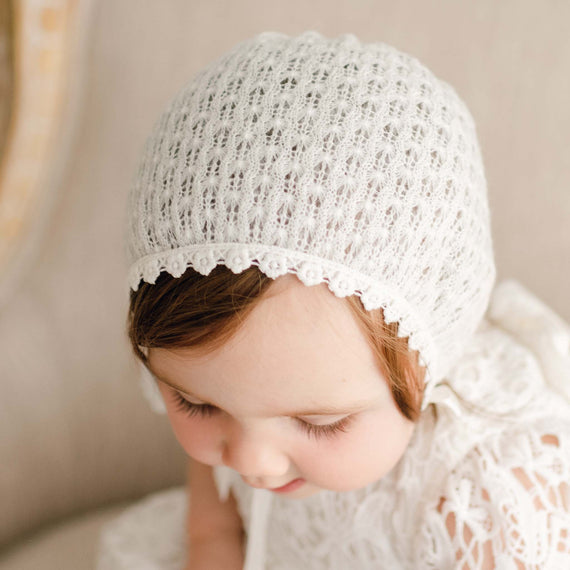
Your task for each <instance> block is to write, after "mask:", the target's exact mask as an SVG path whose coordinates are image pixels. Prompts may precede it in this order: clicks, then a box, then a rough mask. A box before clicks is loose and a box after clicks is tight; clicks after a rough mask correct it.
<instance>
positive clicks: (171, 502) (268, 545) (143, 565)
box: [97, 281, 570, 570]
mask: <svg viewBox="0 0 570 570" xmlns="http://www.w3.org/2000/svg"><path fill="white" fill-rule="evenodd" d="M447 380H448V383H449V385H451V386H452V387H453V389H454V390H455V391H456V392H457V393H458V394H460V395H461V396H463V398H464V399H465V400H467V401H468V402H471V403H474V404H475V405H476V406H480V407H481V408H483V409H484V413H480V412H478V411H475V410H471V409H470V408H469V407H468V406H465V405H464V404H463V403H462V401H461V399H459V398H457V397H456V396H455V395H454V393H453V391H452V390H450V389H449V388H448V387H446V386H445V385H442V386H439V387H438V388H437V389H436V390H435V391H434V392H433V395H432V397H431V399H432V400H433V402H434V404H435V405H434V406H430V407H429V408H428V409H427V410H426V411H425V412H424V413H423V414H422V416H421V419H420V421H419V422H418V424H417V426H416V429H415V431H414V435H413V437H412V440H411V443H410V445H409V447H408V449H407V450H406V453H405V454H404V456H403V457H402V458H401V460H400V461H399V463H398V464H397V465H396V467H395V468H394V469H393V470H392V471H391V472H390V473H389V474H388V475H387V476H386V477H384V478H383V479H381V480H380V481H377V482H375V483H373V484H371V485H369V486H368V487H366V488H364V489H360V490H358V491H352V492H347V493H336V492H329V491H323V492H321V493H319V494H317V495H314V496H312V497H309V498H307V499H303V500H291V499H287V498H285V497H281V496H275V495H273V494H271V493H269V492H267V491H263V490H254V489H251V488H249V487H248V486H247V485H245V484H244V483H243V482H242V480H241V478H240V477H239V476H237V474H235V473H233V472H232V471H231V470H228V469H225V468H222V469H217V470H216V482H217V484H218V489H219V492H220V494H221V496H224V495H225V494H226V493H227V492H228V491H229V490H230V489H231V491H232V492H233V493H234V495H235V496H236V499H237V501H238V506H239V509H240V512H241V515H242V518H243V521H244V526H245V528H246V530H247V532H248V544H247V557H246V565H245V567H246V569H247V570H262V569H265V570H298V569H300V568H307V569H310V570H347V569H351V570H365V569H371V570H372V569H374V570H382V569H386V570H388V569H389V570H394V569H414V570H417V569H428V568H433V569H437V570H446V569H458V570H475V569H480V568H485V567H487V568H499V569H502V570H510V569H513V570H530V569H549V570H565V569H570V328H569V327H568V325H567V324H566V323H565V322H564V321H563V320H562V319H560V318H559V317H558V316H557V315H556V314H555V313H554V312H553V311H552V310H551V309H549V308H548V307H547V306H546V305H545V304H543V303H542V302H541V301H540V300H538V299H537V298H536V297H534V296H533V295H532V294H531V293H530V292H529V291H528V290H526V289H525V288H523V287H522V286H521V285H520V284H519V283H518V282H516V281H503V282H502V283H501V284H499V285H498V286H497V287H496V288H495V290H494V292H493V297H492V299H491V303H490V306H489V309H488V311H487V314H486V317H485V319H484V320H483V322H482V323H481V325H480V327H479V329H478V330H477V332H476V334H475V336H474V338H473V341H472V343H471V344H470V347H469V349H468V351H466V353H465V354H464V355H463V357H462V358H461V360H460V362H458V363H457V365H456V366H455V367H454V368H453V370H452V371H451V373H450V374H449V375H448V377H447ZM153 405H154V406H155V407H156V406H157V405H158V402H157V401H156V400H153ZM155 409H158V408H155ZM185 510H186V496H185V489H184V488H183V487H176V488H173V489H169V490H166V491H162V492H159V493H155V494H153V495H151V496H149V497H147V498H145V499H144V500H142V501H140V502H138V503H136V504H135V505H134V506H132V507H130V508H128V509H126V510H125V511H124V512H123V513H122V514H121V515H120V516H119V517H118V518H117V519H115V520H113V521H111V522H110V523H108V524H107V525H106V527H104V529H103V532H102V534H101V542H100V549H99V560H98V566H97V569H98V570H126V569H129V570H134V569H136V570H159V569H160V570H180V569H181V568H183V566H184V561H185V556H186V552H185V535H184V517H185ZM485 564H486V566H485Z"/></svg>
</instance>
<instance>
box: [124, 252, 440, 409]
mask: <svg viewBox="0 0 570 570" xmlns="http://www.w3.org/2000/svg"><path fill="white" fill-rule="evenodd" d="M218 265H225V266H226V267H228V268H229V269H230V270H231V271H233V272H234V273H236V274H237V273H241V272H242V271H244V270H246V269H248V268H249V267H251V266H252V265H256V266H258V267H259V269H260V270H261V271H262V272H263V273H264V274H265V275H267V276H268V277H270V278H272V279H276V278H277V277H280V276H281V275H285V274H286V273H293V274H295V275H297V277H298V278H299V279H300V280H301V281H302V282H303V283H304V284H305V285H307V286H309V287H311V286H313V285H318V284H319V283H326V284H327V286H328V288H329V290H330V291H331V292H332V293H333V294H334V295H335V296H337V297H346V296H347V295H354V294H355V295H358V296H359V297H360V299H361V300H362V304H363V305H364V307H365V308H366V310H368V311H371V310H373V309H378V308H382V310H383V312H384V319H385V321H386V323H398V337H400V338H407V339H408V346H409V347H410V349H411V350H414V351H417V352H418V353H419V363H420V365H421V366H424V367H425V368H426V377H425V381H426V382H425V383H426V388H425V393H424V399H423V405H422V409H425V407H427V404H428V401H429V394H430V393H431V389H432V387H433V386H432V385H433V382H432V379H433V378H434V377H436V376H435V370H434V369H435V365H436V362H435V351H434V349H433V342H432V341H431V339H430V338H429V336H428V334H427V332H426V331H427V328H426V327H425V326H423V323H422V321H421V319H420V318H419V316H418V315H417V313H416V312H415V311H414V310H413V309H412V308H411V306H410V305H409V303H408V302H407V301H406V300H405V299H404V298H403V297H401V295H398V294H397V293H396V292H395V291H394V290H393V288H392V287H391V286H389V285H387V284H385V283H381V282H378V281H375V280H373V279H372V278H371V277H368V276H367V275H364V274H362V273H359V272H357V271H354V270H352V269H350V268H348V267H346V266H345V265H342V264H340V263H337V262H334V261H330V260H327V259H322V258H320V257H316V256H313V255H310V254H306V253H303V252H294V251H291V250H289V249H284V248H281V247H278V246H268V245H262V246H260V245H256V244H241V243H225V244H197V245H192V246H186V247H181V248H177V249H173V250H169V251H166V252H158V253H153V254H149V255H146V256H144V257H142V258H140V259H139V260H137V261H136V262H135V263H133V264H132V265H131V267H130V269H129V273H128V283H129V287H130V289H132V290H133V291H137V290H138V287H139V284H140V281H141V280H142V281H145V282H146V283H150V284H153V283H155V282H156V279H157V278H158V276H159V275H160V274H161V273H162V272H167V273H169V274H170V275H172V276H173V277H175V278H178V277H180V276H182V274H183V273H184V272H185V271H186V269H188V268H189V267H192V268H193V269H194V270H195V271H198V272H199V273H201V274H202V275H209V274H210V272H211V271H212V270H213V269H214V268H215V267H216V266H218Z"/></svg>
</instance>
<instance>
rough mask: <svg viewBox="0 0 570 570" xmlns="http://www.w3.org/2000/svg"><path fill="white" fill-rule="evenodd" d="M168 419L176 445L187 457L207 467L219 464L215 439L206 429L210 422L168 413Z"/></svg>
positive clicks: (210, 431) (209, 430) (204, 419)
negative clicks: (178, 445)
mask: <svg viewBox="0 0 570 570" xmlns="http://www.w3.org/2000/svg"><path fill="white" fill-rule="evenodd" d="M168 418H169V420H170V425H171V427H172V431H173V432H174V435H175V437H176V439H177V440H178V443H179V444H180V445H181V446H182V448H183V449H184V451H185V452H186V454H187V455H188V456H189V457H192V458H193V459H195V460H196V461H199V462H201V463H206V464H208V465H215V464H216V463H218V462H219V460H218V454H217V446H216V442H215V437H214V435H213V432H212V430H211V429H209V427H208V423H209V422H210V421H211V420H209V419H207V418H199V417H186V416H185V415H183V414H180V413H177V412H174V413H173V414H171V413H170V411H169V414H168Z"/></svg>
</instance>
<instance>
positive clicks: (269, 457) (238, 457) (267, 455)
mask: <svg viewBox="0 0 570 570" xmlns="http://www.w3.org/2000/svg"><path fill="white" fill-rule="evenodd" d="M222 462H223V463H224V465H226V466H227V467H231V468H232V469H234V470H235V471H237V472H238V473H240V475H243V476H245V477H251V478H265V477H280V476H282V475H284V474H286V473H287V472H288V470H289V458H288V456H287V454H286V453H285V452H284V451H283V450H282V449H280V447H279V445H278V444H276V443H275V442H273V441H271V440H270V439H269V438H268V437H266V436H264V434H263V433H251V432H248V431H245V430H232V432H231V433H229V434H228V436H227V437H226V438H225V441H224V444H223V450H222Z"/></svg>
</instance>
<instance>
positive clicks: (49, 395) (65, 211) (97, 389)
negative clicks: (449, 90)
mask: <svg viewBox="0 0 570 570" xmlns="http://www.w3.org/2000/svg"><path fill="white" fill-rule="evenodd" d="M568 22H570V2H565V1H563V0H558V1H557V0H543V1H539V0H535V1H530V0H527V1H522V0H518V1H516V0H501V1H496V0H479V1H471V2H467V1H464V2H462V1H458V0H454V1H452V0H448V1H429V0H421V1H420V0H398V1H385V0H374V1H372V0H370V1H365V0H351V1H350V2H349V1H346V2H334V1H331V0H326V1H325V0H321V1H313V2H308V1H307V0H287V1H281V2H268V1H266V0H248V1H233V2H230V1H227V2H220V1H216V0H207V1H206V0H204V1H188V0H161V1H154V2H149V1H147V2H143V1H141V0H120V1H117V0H99V1H98V2H96V3H95V6H94V11H93V14H92V26H91V35H90V38H89V45H88V58H87V61H86V65H87V67H86V69H85V80H84V96H83V98H82V107H81V111H80V113H79V114H78V121H79V122H78V125H77V131H76V137H75V140H74V144H73V145H71V146H70V154H69V156H68V157H66V161H65V168H64V169H63V172H62V174H61V176H60V179H59V184H58V192H57V201H56V202H55V203H54V209H53V214H52V215H51V217H50V220H49V223H48V224H47V226H46V229H45V232H44V235H42V236H40V239H38V240H37V243H36V248H35V253H34V254H33V255H31V256H30V260H29V263H28V264H27V269H26V271H24V272H23V273H22V274H21V275H20V276H19V280H18V282H17V284H16V285H15V286H14V288H13V290H12V293H11V295H10V300H9V302H8V303H6V304H4V306H2V307H1V308H0V382H1V383H2V398H1V399H0V451H1V453H2V467H1V468H0V496H1V497H2V498H1V502H2V515H1V516H0V544H1V542H2V541H4V542H6V541H7V540H8V539H10V538H13V537H16V536H18V535H21V534H22V533H23V532H25V531H26V530H29V529H31V528H34V527H35V526H37V525H38V524H41V523H43V522H46V521H48V520H51V519H53V518H54V517H64V516H66V515H68V514H70V513H73V512H79V511H81V510H84V509H88V508H91V507H93V506H95V505H99V504H102V503H105V502H110V501H114V500H119V499H124V498H129V497H130V498H134V497H137V496H140V495H141V494H143V493H147V492H149V491H151V490H154V489H158V488H161V487H164V486H166V485H169V484H173V483H175V482H180V481H182V479H183V464H184V461H183V455H182V452H181V450H180V449H179V448H178V446H177V444H176V443H175V442H174V440H173V437H172V436H171V434H170V430H169V427H168V425H167V424H166V423H165V420H164V418H162V417H156V416H154V415H153V414H152V413H151V412H150V411H149V410H148V408H147V406H146V403H145V402H144V401H143V400H142V397H141V395H140V393H139V391H138V390H137V387H136V378H135V367H134V363H133V360H132V357H131V356H130V354H129V352H128V346H127V342H126V340H125V338H124V334H123V328H122V327H123V325H124V317H125V310H126V306H127V305H126V302H127V298H126V289H125V281H124V280H125V268H124V265H123V257H122V250H121V249H120V248H121V244H122V242H121V239H122V216H123V212H122V206H123V199H124V197H125V192H126V190H127V189H128V185H129V181H130V179H131V177H132V174H133V171H134V167H135V161H136V158H137V155H138V152H139V151H140V147H141V145H142V143H143V140H144V137H145V136H146V135H147V134H148V131H149V129H150V127H151V125H152V123H153V122H154V120H155V119H156V116H157V114H158V113H159V111H160V110H161V109H162V107H163V106H164V104H165V103H166V101H167V100H168V99H169V98H170V96H172V95H173V93H174V92H175V91H176V90H177V89H178V88H179V87H180V86H181V85H182V84H183V83H184V82H185V81H187V80H188V79H189V78H190V77H191V76H192V74H193V73H194V72H196V71H197V70H198V69H199V68H200V67H201V66H202V65H204V64H206V63H207V62H208V61H210V60H211V59H212V58H214V57H217V56H218V55H220V54H222V53H223V52H224V51H226V50H227V49H229V48H230V47H231V46H232V45H233V44H234V43H236V42H237V41H240V40H242V39H244V38H246V37H249V36H251V35H254V34H256V33H258V32H260V31H263V30H276V31H282V32H287V33H292V34H297V33H299V32H301V31H303V30H306V29H316V30H318V31H320V32H322V33H323V34H325V35H329V36H333V35H337V34H340V33H344V32H352V33H355V34H356V35H358V36H359V37H360V38H361V39H362V40H368V41H373V40H375V41H384V42H387V43H390V44H392V45H394V46H395V47H397V48H399V49H401V50H403V51H406V52H409V53H410V54H412V55H414V56H416V57H418V58H419V59H420V60H421V61H422V62H423V63H425V64H426V65H427V66H428V67H430V68H431V69H432V70H433V71H434V72H435V73H436V74H437V75H438V76H439V77H441V78H442V79H445V80H447V81H448V82H449V83H451V84H452V85H453V86H454V87H455V88H456V90H457V91H458V93H459V94H460V95H461V96H462V97H463V99H464V100H465V101H466V102H467V104H468V106H469V108H470V109H471V112H472V114H473V115H474V117H475V120H476V123H477V125H478V132H479V136H480V140H481V145H482V149H483V153H484V159H485V164H486V168H487V178H488V183H489V192H490V201H491V208H492V224H493V230H494V235H495V248H496V257H497V266H498V277H499V279H502V278H506V277H514V278H516V279H519V280H520V281H521V282H522V283H523V284H524V285H525V286H526V287H527V288H529V289H530V290H531V291H532V292H534V293H535V294H537V295H538V296H539V297H541V298H542V299H544V300H545V301H546V302H547V304H549V305H550V306H551V307H552V308H554V309H555V310H556V311H557V312H559V313H560V314H561V315H562V316H563V317H564V318H565V319H566V320H570V296H569V295H568V283H567V282H568V278H569V276H570V267H569V265H570V263H569V259H570V231H569V225H570V169H569V168H568V161H569V158H568V157H569V156H570V106H569V105H568V104H567V102H568V101H569V100H570V73H569V70H570V35H569V34H568V27H567V26H568Z"/></svg>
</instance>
